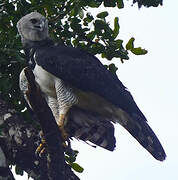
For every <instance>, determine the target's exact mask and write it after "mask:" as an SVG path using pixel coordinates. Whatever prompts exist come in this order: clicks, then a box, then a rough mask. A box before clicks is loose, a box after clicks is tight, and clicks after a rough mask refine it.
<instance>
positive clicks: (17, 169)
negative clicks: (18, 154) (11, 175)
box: [15, 165, 23, 176]
mask: <svg viewBox="0 0 178 180" xmlns="http://www.w3.org/2000/svg"><path fill="white" fill-rule="evenodd" d="M15 173H16V174H18V175H21V176H23V170H22V168H21V167H19V166H17V165H16V166H15Z"/></svg>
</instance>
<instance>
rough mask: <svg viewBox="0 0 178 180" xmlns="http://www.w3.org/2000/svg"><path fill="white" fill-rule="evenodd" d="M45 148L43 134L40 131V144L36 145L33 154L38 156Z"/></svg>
mask: <svg viewBox="0 0 178 180" xmlns="http://www.w3.org/2000/svg"><path fill="white" fill-rule="evenodd" d="M45 149H46V141H45V139H44V136H43V134H42V133H41V143H40V145H39V146H38V147H37V149H36V151H35V154H37V155H39V156H40V157H41V156H42V154H44V152H45Z"/></svg>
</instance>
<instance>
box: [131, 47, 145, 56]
mask: <svg viewBox="0 0 178 180" xmlns="http://www.w3.org/2000/svg"><path fill="white" fill-rule="evenodd" d="M131 52H132V53H133V54H135V55H144V54H147V52H148V51H147V50H145V49H142V48H141V47H138V48H133V49H132V50H131Z"/></svg>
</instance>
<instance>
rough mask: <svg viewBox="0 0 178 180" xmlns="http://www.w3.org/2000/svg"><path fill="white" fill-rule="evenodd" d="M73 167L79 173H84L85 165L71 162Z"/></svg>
mask: <svg viewBox="0 0 178 180" xmlns="http://www.w3.org/2000/svg"><path fill="white" fill-rule="evenodd" d="M71 167H72V169H74V170H75V171H76V172H78V173H82V172H83V170H84V169H83V167H81V166H80V165H79V164H77V163H72V164H71Z"/></svg>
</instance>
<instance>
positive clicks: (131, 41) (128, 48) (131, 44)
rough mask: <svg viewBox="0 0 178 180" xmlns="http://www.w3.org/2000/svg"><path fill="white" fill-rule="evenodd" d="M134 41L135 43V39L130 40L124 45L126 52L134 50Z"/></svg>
mask: <svg viewBox="0 0 178 180" xmlns="http://www.w3.org/2000/svg"><path fill="white" fill-rule="evenodd" d="M134 41H135V38H133V37H132V38H131V39H130V40H129V41H128V43H127V44H126V49H127V50H132V49H133V48H134Z"/></svg>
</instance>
